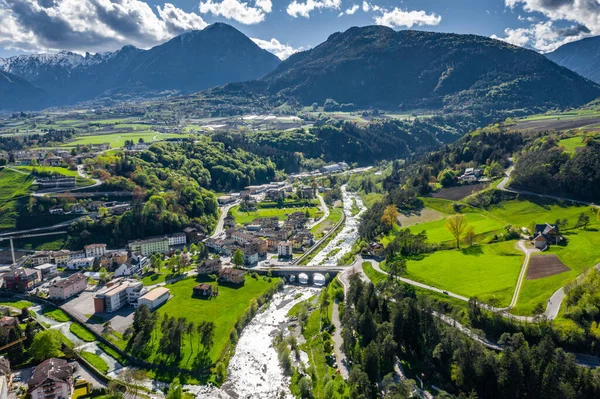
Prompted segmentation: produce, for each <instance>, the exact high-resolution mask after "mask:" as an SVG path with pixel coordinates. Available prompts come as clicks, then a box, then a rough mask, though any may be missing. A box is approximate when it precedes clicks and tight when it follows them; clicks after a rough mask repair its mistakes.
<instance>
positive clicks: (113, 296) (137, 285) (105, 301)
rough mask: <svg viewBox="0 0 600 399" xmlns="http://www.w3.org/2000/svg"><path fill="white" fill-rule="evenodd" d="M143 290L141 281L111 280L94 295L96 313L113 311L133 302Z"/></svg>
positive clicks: (144, 289) (144, 290)
mask: <svg viewBox="0 0 600 399" xmlns="http://www.w3.org/2000/svg"><path fill="white" fill-rule="evenodd" d="M145 292H146V288H144V285H143V284H142V282H141V281H134V280H122V279H118V280H113V282H112V283H111V284H110V285H108V286H107V287H106V288H103V289H102V290H100V291H98V293H96V295H94V310H95V312H96V313H104V312H109V313H110V312H114V311H116V310H118V309H121V308H122V307H123V306H125V305H129V304H135V302H136V301H137V300H138V298H139V297H140V296H141V295H143V294H144V293H145Z"/></svg>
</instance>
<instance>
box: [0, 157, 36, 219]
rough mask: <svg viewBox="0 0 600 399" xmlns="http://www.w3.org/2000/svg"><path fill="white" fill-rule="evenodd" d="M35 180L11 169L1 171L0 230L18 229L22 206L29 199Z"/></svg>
mask: <svg viewBox="0 0 600 399" xmlns="http://www.w3.org/2000/svg"><path fill="white" fill-rule="evenodd" d="M32 183H33V178H32V177H31V176H28V175H26V174H22V173H19V172H15V171H13V170H10V169H6V168H5V169H2V170H0V229H12V228H15V227H16V223H17V217H18V216H19V208H20V206H21V204H22V203H23V202H24V201H25V200H26V199H27V198H28V196H29V194H30V187H31V184H32Z"/></svg>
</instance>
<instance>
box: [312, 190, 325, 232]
mask: <svg viewBox="0 0 600 399" xmlns="http://www.w3.org/2000/svg"><path fill="white" fill-rule="evenodd" d="M317 198H318V199H319V202H320V203H321V211H322V212H323V216H321V218H320V219H319V220H317V221H315V222H313V223H311V224H309V225H308V227H307V228H308V229H309V230H310V229H312V228H313V227H315V226H316V225H318V224H320V223H322V222H324V221H325V219H327V218H328V217H329V207H328V206H327V204H326V203H325V200H324V199H323V197H322V196H321V194H317Z"/></svg>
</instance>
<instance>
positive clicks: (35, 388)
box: [27, 358, 75, 399]
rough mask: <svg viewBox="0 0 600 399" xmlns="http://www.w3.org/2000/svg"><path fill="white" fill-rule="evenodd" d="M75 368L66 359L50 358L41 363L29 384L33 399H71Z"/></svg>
mask: <svg viewBox="0 0 600 399" xmlns="http://www.w3.org/2000/svg"><path fill="white" fill-rule="evenodd" d="M74 369H75V366H74V365H73V364H71V363H68V362H67V361H66V360H64V359H56V358H50V359H48V360H45V361H43V362H42V363H40V364H39V365H38V366H37V367H36V368H35V369H34V371H33V375H32V376H31V379H30V380H29V381H28V382H27V385H28V387H29V389H28V392H29V394H30V395H31V399H69V398H70V397H71V393H72V392H73V371H74Z"/></svg>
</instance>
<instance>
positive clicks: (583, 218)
mask: <svg viewBox="0 0 600 399" xmlns="http://www.w3.org/2000/svg"><path fill="white" fill-rule="evenodd" d="M589 223H590V217H589V215H586V214H585V213H583V212H581V213H580V214H579V217H578V218H577V224H575V227H579V228H583V229H586V228H587V226H588V224H589Z"/></svg>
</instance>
